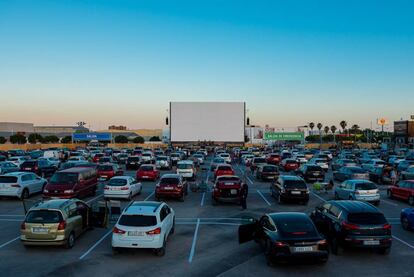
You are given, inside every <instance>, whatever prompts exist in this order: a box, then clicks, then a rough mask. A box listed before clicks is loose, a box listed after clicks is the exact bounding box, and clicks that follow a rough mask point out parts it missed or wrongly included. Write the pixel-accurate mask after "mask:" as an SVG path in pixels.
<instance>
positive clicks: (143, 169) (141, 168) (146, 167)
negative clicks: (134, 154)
mask: <svg viewBox="0 0 414 277" xmlns="http://www.w3.org/2000/svg"><path fill="white" fill-rule="evenodd" d="M139 169H140V170H141V171H153V170H154V167H152V166H148V165H143V166H141V167H140V168H139Z"/></svg>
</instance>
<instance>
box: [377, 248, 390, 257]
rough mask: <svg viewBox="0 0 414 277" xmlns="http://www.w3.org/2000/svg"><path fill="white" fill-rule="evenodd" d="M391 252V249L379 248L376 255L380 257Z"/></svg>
mask: <svg viewBox="0 0 414 277" xmlns="http://www.w3.org/2000/svg"><path fill="white" fill-rule="evenodd" d="M390 252H391V247H387V248H380V249H378V250H377V253H378V254H380V255H388V254H390Z"/></svg>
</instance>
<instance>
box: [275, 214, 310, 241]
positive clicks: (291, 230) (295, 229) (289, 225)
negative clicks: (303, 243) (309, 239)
mask: <svg viewBox="0 0 414 277" xmlns="http://www.w3.org/2000/svg"><path fill="white" fill-rule="evenodd" d="M273 220H274V221H275V222H276V227H277V228H278V230H279V231H280V232H281V233H282V234H283V235H285V236H286V237H295V236H298V235H302V236H305V235H306V236H316V235H317V233H316V230H315V227H314V226H313V224H312V222H311V221H310V220H304V219H298V218H296V217H293V218H283V219H281V220H278V219H273Z"/></svg>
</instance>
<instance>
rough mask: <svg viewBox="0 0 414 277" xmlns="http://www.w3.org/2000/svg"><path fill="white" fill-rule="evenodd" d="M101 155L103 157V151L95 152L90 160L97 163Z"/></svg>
mask: <svg viewBox="0 0 414 277" xmlns="http://www.w3.org/2000/svg"><path fill="white" fill-rule="evenodd" d="M103 157H105V154H104V153H96V154H95V155H94V156H93V158H92V161H93V162H94V163H99V160H100V159H101V158H103Z"/></svg>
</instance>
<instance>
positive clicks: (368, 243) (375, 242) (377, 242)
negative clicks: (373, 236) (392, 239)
mask: <svg viewBox="0 0 414 277" xmlns="http://www.w3.org/2000/svg"><path fill="white" fill-rule="evenodd" d="M379 244H380V242H379V240H364V245H379Z"/></svg>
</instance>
